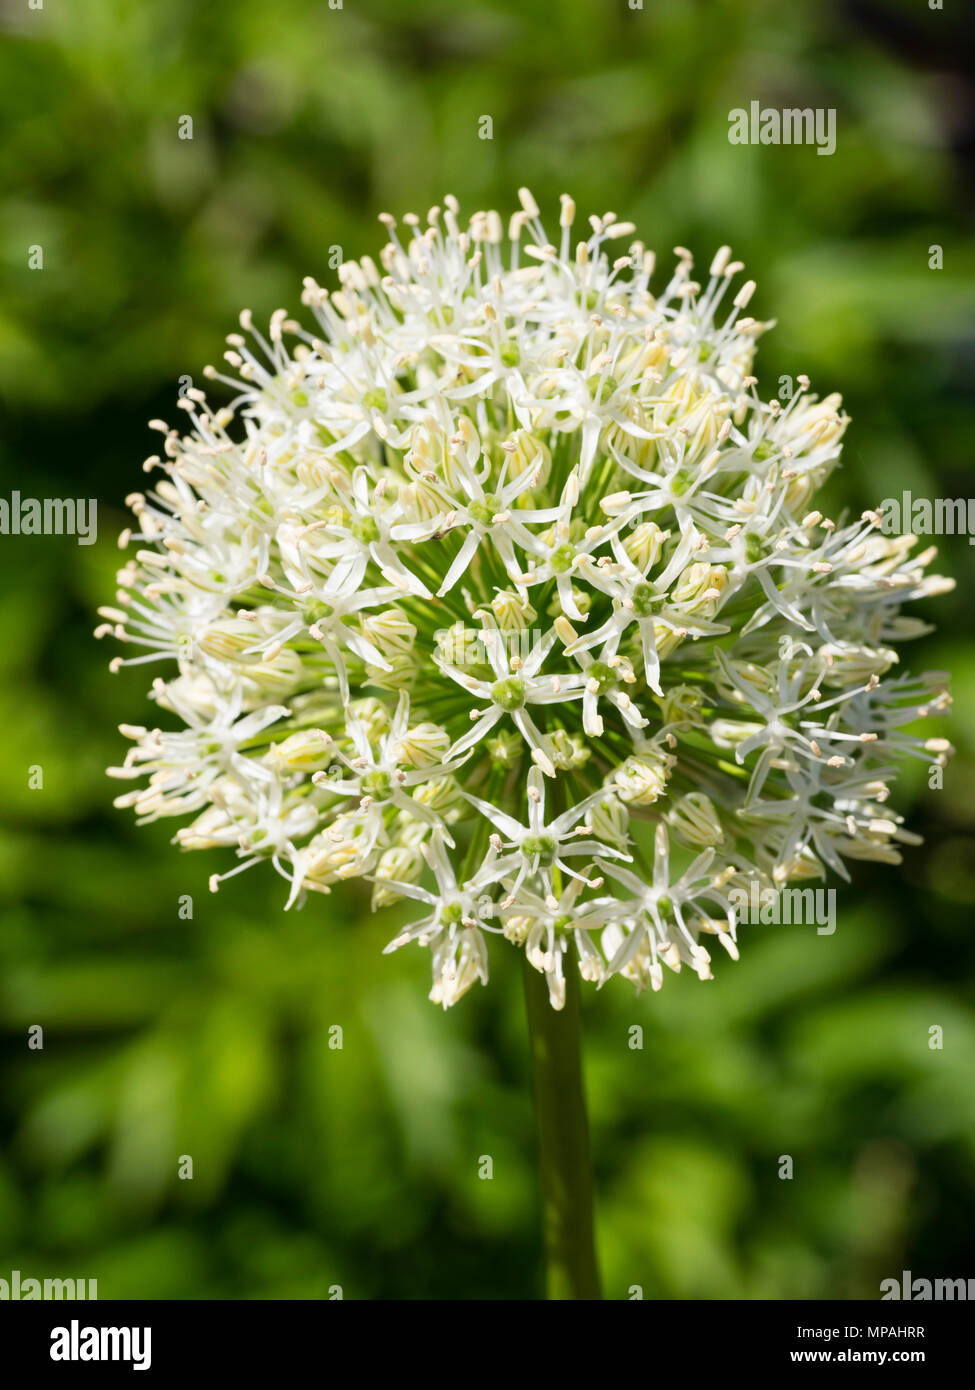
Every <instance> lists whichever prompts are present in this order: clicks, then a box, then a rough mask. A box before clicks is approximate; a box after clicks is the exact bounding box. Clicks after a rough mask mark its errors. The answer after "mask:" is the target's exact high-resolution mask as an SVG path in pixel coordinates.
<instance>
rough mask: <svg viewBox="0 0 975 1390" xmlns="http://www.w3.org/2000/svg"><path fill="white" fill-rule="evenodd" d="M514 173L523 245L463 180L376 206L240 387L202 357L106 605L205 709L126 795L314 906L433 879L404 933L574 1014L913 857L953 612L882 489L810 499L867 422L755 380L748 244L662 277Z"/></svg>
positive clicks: (239, 340)
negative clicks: (763, 888) (705, 941)
mask: <svg viewBox="0 0 975 1390" xmlns="http://www.w3.org/2000/svg"><path fill="white" fill-rule="evenodd" d="M521 199H522V209H521V211H520V212H516V213H515V215H514V217H513V218H512V219H511V222H510V224H509V228H508V235H507V236H506V235H505V228H504V225H503V223H502V219H501V217H500V216H499V215H498V214H497V213H496V212H480V213H475V215H474V216H473V217H472V218H471V219H470V220H469V222H468V223H467V225H466V226H462V225H461V223H460V220H459V216H458V213H459V209H458V206H457V203H456V201H455V200H454V199H453V198H447V199H445V201H444V204H443V206H442V207H438V208H433V209H431V210H430V213H429V214H428V216H427V218H426V220H425V223H424V222H421V219H420V218H418V217H415V216H412V215H410V216H407V217H405V218H404V219H403V225H402V228H400V227H397V224H396V222H395V221H394V219H393V218H392V217H389V216H386V215H384V217H383V219H382V220H383V222H384V223H385V225H386V227H387V230H388V233H389V241H388V244H387V245H386V246H385V247H384V248H383V250H382V252H381V253H380V255H379V257H378V263H377V261H373V260H372V259H371V258H369V257H364V258H363V259H362V260H361V261H357V262H356V261H351V262H347V263H346V264H345V265H343V266H342V267H341V269H340V272H339V284H338V286H337V287H336V288H334V289H333V290H332V291H328V290H325V289H323V288H322V287H321V286H319V285H318V284H317V283H316V282H315V281H314V280H312V279H307V280H306V281H305V282H304V291H303V294H302V302H303V304H304V306H305V308H306V309H307V310H308V311H309V314H310V317H311V320H312V321H311V322H310V323H309V324H307V325H303V324H301V323H298V322H297V321H296V320H294V319H292V318H290V317H289V316H288V315H287V314H286V312H285V311H284V310H278V311H276V312H275V313H274V314H272V316H271V319H270V323H269V325H268V329H267V331H266V333H265V332H261V331H260V330H259V329H258V328H256V327H255V325H254V323H253V320H252V317H251V315H250V313H248V312H246V311H245V312H244V313H243V314H242V315H241V329H242V332H239V333H237V332H235V333H232V334H231V335H230V336H229V338H228V351H227V352H226V353H225V354H224V356H225V359H226V361H227V363H228V364H229V368H230V370H231V371H233V372H235V373H236V374H237V375H236V376H231V375H223V374H222V373H221V372H219V371H217V370H216V369H214V368H207V369H206V372H205V375H206V377H207V378H208V379H210V380H216V381H220V382H223V383H224V384H225V385H228V386H229V387H230V389H231V391H232V392H233V395H232V398H231V400H230V404H229V405H221V406H211V405H210V403H209V401H208V399H207V397H206V395H205V394H204V392H203V391H201V390H198V389H196V388H194V389H192V390H191V391H190V392H189V393H188V394H187V396H186V398H185V399H183V400H181V401H180V407H181V408H182V409H183V410H184V412H185V415H186V421H187V423H186V432H185V433H184V434H180V433H179V432H178V431H176V430H173V429H170V428H169V427H168V426H167V425H165V424H164V423H162V422H160V421H154V422H152V427H153V428H154V429H156V430H157V431H159V433H160V435H161V436H162V443H161V447H160V452H159V453H158V454H154V455H152V456H151V457H150V458H149V459H148V460H147V461H146V464H145V469H146V472H147V473H148V474H149V475H150V476H151V477H152V478H153V479H154V481H155V486H154V488H153V489H152V490H151V491H150V492H148V493H147V494H142V493H134V494H133V495H132V496H131V497H130V499H129V502H130V505H131V506H132V510H133V512H134V514H135V517H136V530H135V534H132V533H126V534H125V535H124V536H123V538H122V543H123V545H128V544H130V543H134V545H135V547H136V550H135V555H134V558H132V559H130V560H129V561H128V562H127V563H126V564H125V565H124V566H123V568H122V570H121V571H120V572H119V575H118V593H117V595H116V598H115V601H114V603H113V604H112V605H111V606H110V607H106V608H104V609H102V610H101V617H102V619H103V621H102V623H101V624H100V626H99V628H98V629H97V632H98V635H99V636H110V637H113V638H115V639H117V640H118V641H120V642H121V643H122V644H123V647H122V651H123V655H122V656H118V657H116V658H114V660H113V661H112V669H113V670H119V669H121V668H123V667H127V666H130V665H133V666H136V665H141V664H143V663H148V662H152V663H168V669H167V671H166V678H165V679H161V678H157V679H156V680H155V681H154V683H153V686H152V696H153V699H154V700H155V702H156V704H157V705H158V707H159V709H160V711H162V712H163V714H164V715H165V716H166V717H170V718H171V719H172V720H173V721H174V723H175V724H177V725H178V726H179V727H173V728H170V729H153V730H149V729H146V728H142V727H137V728H135V727H131V726H128V725H126V726H123V733H125V734H126V736H127V737H129V738H130V739H132V740H134V747H133V748H132V749H131V750H130V752H129V754H128V756H127V757H126V759H125V762H124V765H123V766H122V767H121V768H116V769H113V770H112V772H113V775H114V776H117V777H121V778H124V779H130V780H138V781H139V782H140V785H139V786H137V787H135V788H133V789H131V790H129V791H127V792H125V793H124V794H123V795H122V796H120V797H119V798H118V802H117V804H118V805H120V806H126V807H128V806H131V807H133V808H134V809H135V811H136V814H137V815H138V816H139V817H140V819H141V820H143V821H147V820H155V819H157V818H159V817H162V816H176V815H185V816H187V817H190V818H191V819H190V823H189V824H187V825H184V826H183V827H182V828H181V829H180V830H179V831H178V832H177V835H176V840H177V842H178V843H179V844H180V845H182V846H183V847H184V848H187V849H198V848H208V849H222V850H224V851H226V852H229V853H231V854H234V855H236V862H235V865H234V867H232V868H230V869H229V870H228V873H229V874H234V873H239V872H241V871H242V870H244V869H246V868H249V867H250V866H251V865H253V864H256V863H257V862H259V861H260V860H269V861H270V862H271V864H272V865H273V867H274V868H275V869H276V870H277V872H278V873H279V874H281V875H282V876H283V877H284V878H285V879H286V880H287V882H288V884H289V890H288V897H287V905H288V906H291V905H292V904H295V905H298V906H300V905H301V904H302V903H303V902H304V900H305V898H306V897H307V894H308V893H309V892H319V893H327V892H329V891H330V890H331V888H332V887H333V886H334V885H335V884H336V883H340V882H341V881H342V880H343V879H346V878H353V877H358V878H362V879H364V880H366V881H367V882H371V883H372V884H373V904H374V906H375V907H376V908H377V909H379V908H382V907H383V906H384V905H386V904H388V903H391V902H396V901H400V900H403V899H406V900H409V901H412V902H415V903H419V904H421V905H422V907H423V909H424V913H423V916H422V918H421V920H419V921H418V922H416V923H415V924H414V925H412V926H409V927H407V928H405V929H404V930H403V931H402V932H401V933H400V934H399V935H398V936H397V938H396V940H395V941H394V942H393V943H391V947H390V949H394V948H395V947H397V946H400V945H403V944H406V943H407V942H416V943H420V944H421V945H423V946H425V947H427V948H428V949H429V950H430V952H431V957H432V964H433V989H432V993H431V997H432V998H434V999H435V1000H436V1001H437V1002H439V1003H442V1004H443V1005H444V1006H447V1005H449V1004H452V1003H453V1002H455V1000H457V999H458V998H460V997H461V995H462V994H463V993H464V992H465V991H466V990H467V989H468V988H469V987H470V986H471V985H472V984H473V983H474V982H475V981H478V980H480V981H485V980H486V979H487V972H488V959H487V941H488V939H489V938H490V937H492V936H493V937H494V938H495V939H496V941H497V943H498V947H499V949H503V948H504V946H505V944H508V945H514V946H515V947H516V948H517V949H523V950H524V951H525V953H526V957H527V959H528V961H529V962H530V964H531V965H532V966H533V967H534V968H535V969H537V970H539V971H542V972H543V973H544V974H545V976H546V978H547V980H548V985H549V997H550V999H551V1002H552V1004H553V1006H554V1007H556V1008H558V1007H560V1006H561V1004H562V1002H563V1000H564V998H565V980H566V971H567V970H569V969H576V968H577V969H579V970H580V971H581V973H582V975H583V977H584V978H585V979H586V980H588V981H590V982H592V983H594V984H596V985H597V986H601V985H602V984H603V983H604V982H605V981H606V980H607V979H608V978H609V977H610V976H612V975H615V974H622V975H623V976H624V977H626V978H628V979H630V980H631V981H632V982H633V983H634V984H635V985H636V986H637V987H638V988H642V987H643V986H645V985H647V984H649V985H651V986H653V987H654V988H657V987H659V985H660V982H661V979H662V974H663V966H664V965H668V966H670V967H672V968H674V969H677V968H679V967H680V966H681V964H682V963H686V964H689V965H691V966H692V968H693V969H694V970H695V971H696V972H697V973H698V974H699V975H701V976H702V977H703V978H708V977H710V973H711V971H710V957H709V955H708V953H707V951H706V950H705V948H704V947H703V946H702V945H701V940H700V938H701V936H702V935H705V936H707V935H710V936H714V935H717V937H718V940H719V942H720V944H721V945H722V946H724V947H725V949H726V950H727V951H728V954H729V955H730V956H732V958H736V957H737V945H736V942H735V930H736V922H735V917H734V913H733V911H732V909H731V908H730V906H729V902H730V898H729V891H730V885H731V884H732V883H734V884H735V885H736V886H740V885H741V883H743V882H745V883H747V882H752V881H760V882H761V883H762V884H767V885H772V886H781V885H782V884H784V883H785V882H787V881H790V880H792V879H800V878H808V877H816V876H821V875H823V874H825V873H826V872H827V871H830V872H833V873H836V874H838V875H840V876H842V877H848V876H849V868H848V867H847V864H848V861H849V860H852V859H872V860H875V861H878V862H889V863H896V862H897V860H898V858H899V855H900V852H901V848H902V847H903V846H904V845H905V844H910V843H912V841H913V840H914V839H915V838H916V837H913V836H912V835H911V833H910V832H909V831H908V830H906V829H905V828H904V826H903V822H902V819H901V817H900V816H899V815H898V814H897V812H896V811H895V810H894V809H892V807H891V805H890V801H889V798H890V793H891V787H892V784H893V780H894V777H895V764H896V761H897V760H898V759H899V758H901V757H902V756H910V757H914V758H923V759H925V760H926V761H928V762H933V763H937V764H943V763H944V762H945V760H946V759H947V757H948V755H949V753H950V752H951V749H950V745H949V744H948V743H947V741H946V740H945V739H944V738H943V737H941V736H940V735H938V734H935V735H933V736H926V735H923V734H918V733H917V731H916V730H915V729H912V728H911V727H910V726H912V725H914V724H915V723H916V722H917V721H918V720H921V719H924V718H926V717H930V716H936V715H939V714H942V713H944V712H945V710H946V709H947V706H948V697H947V694H946V693H945V688H944V685H945V682H944V678H943V677H942V676H940V675H939V674H937V673H934V674H932V675H929V676H911V675H903V676H897V677H893V678H892V677H891V676H890V675H889V672H890V671H891V669H892V668H894V667H895V666H896V665H897V663H898V661H899V659H900V658H899V648H900V647H901V645H902V644H903V643H904V642H905V641H908V640H910V639H912V638H914V637H917V636H920V635H921V634H923V633H924V632H925V631H927V628H926V626H925V624H924V623H922V622H920V621H919V620H918V619H916V618H914V617H911V616H908V615H905V614H904V613H903V612H902V609H903V605H904V604H905V603H908V602H910V601H912V600H914V599H918V598H928V597H931V596H933V595H935V594H937V593H940V592H943V591H944V589H945V588H947V587H950V585H949V583H948V581H945V580H942V579H940V578H938V577H937V576H931V575H928V574H927V573H926V570H927V566H928V565H929V564H930V562H931V560H932V558H933V556H934V551H933V549H931V548H927V549H921V550H920V551H918V549H917V545H916V541H915V538H914V537H911V536H906V537H897V536H886V535H883V534H882V533H881V530H880V525H881V521H882V517H881V516H880V514H879V513H877V512H868V513H865V514H864V515H863V517H861V518H860V519H859V520H855V521H852V522H845V523H844V524H842V525H836V524H834V522H833V521H832V520H830V519H829V518H828V517H826V516H824V514H823V512H822V511H820V510H817V509H816V507H815V505H814V497H815V494H816V492H817V491H818V489H819V488H820V487H821V486H822V484H823V483H824V482H825V480H826V479H827V478H828V476H829V473H830V471H831V470H832V468H834V467H835V465H836V463H837V460H838V459H839V456H840V450H841V447H842V438H843V434H844V431H845V429H846V427H847V424H848V421H847V419H846V416H845V415H844V414H843V413H842V404H841V401H840V399H839V397H838V396H835V395H828V396H826V397H825V398H824V399H819V398H817V397H816V396H814V395H812V394H811V392H810V386H809V382H808V380H807V379H806V378H804V377H800V378H798V385H799V389H798V390H797V391H796V393H795V394H794V396H793V398H792V399H791V400H790V401H789V403H788V404H787V405H785V406H782V405H780V404H779V403H778V402H777V401H770V402H764V401H762V399H761V398H760V396H759V395H758V394H757V391H756V385H757V379H756V377H755V375H754V374H753V367H754V361H755V355H756V347H757V341H758V338H759V337H760V336H761V333H762V332H763V331H764V330H765V329H766V328H767V327H768V324H766V323H763V322H761V321H760V320H757V319H755V318H753V317H751V316H750V315H747V314H746V313H745V310H746V307H747V306H748V304H749V301H750V300H751V299H752V297H753V295H754V291H755V285H754V283H753V282H752V281H748V282H746V283H745V284H744V285H743V286H742V287H741V288H740V289H738V290H737V292H736V291H735V289H734V287H733V281H734V280H735V277H736V276H737V275H738V274H739V272H740V271H741V270H742V267H741V265H740V264H739V263H737V262H734V261H733V260H732V259H731V252H730V250H729V249H728V248H727V247H722V248H721V249H720V250H719V251H718V253H717V255H716V256H715V257H714V260H713V261H712V262H711V265H710V269H709V272H708V274H707V276H704V277H702V278H701V281H700V282H698V281H696V280H695V279H694V275H693V262H692V259H691V256H690V253H688V252H686V251H685V250H684V249H683V248H677V249H676V257H677V263H676V267H675V269H674V270H673V272H672V273H670V274H669V275H663V276H661V275H658V274H657V273H656V263H655V258H654V256H653V255H652V253H650V252H649V251H648V250H647V249H646V247H645V246H644V245H643V243H642V242H640V241H639V240H638V239H636V236H635V229H634V227H633V226H632V225H630V224H628V223H625V222H622V221H620V220H618V219H617V218H616V217H615V215H614V214H612V213H606V214H605V215H603V216H602V217H593V218H591V219H590V221H589V227H588V229H587V232H586V233H585V234H584V235H583V237H582V238H581V239H579V240H578V241H577V242H576V243H575V245H573V241H572V237H573V226H574V219H575V207H574V204H573V203H572V200H571V199H569V198H564V199H563V201H562V208H561V216H560V218H559V223H560V228H561V230H560V234H559V236H558V239H557V244H553V243H550V242H549V240H548V238H547V235H546V232H545V229H544V227H543V225H542V222H541V218H540V216H539V214H538V210H537V208H536V207H535V204H534V200H533V199H532V198H531V195H530V194H529V193H527V191H525V190H522V193H521ZM652 279H653V281H654V283H653V287H652V288H651V280H652ZM156 669H158V668H156ZM142 779H146V780H142ZM526 808H527V819H523V817H524V816H525V812H526ZM644 823H647V824H648V825H649V826H650V827H652V831H653V837H654V862H653V866H652V869H651V868H649V867H648V866H646V864H645V860H644V858H643V852H644V848H643V847H644V846H645V838H646V837H645V836H644V834H643V830H644V828H645V826H644ZM668 826H669V827H670V829H671V831H672V832H673V835H674V838H675V854H676V853H678V852H679V853H680V854H681V856H682V858H681V862H680V864H679V865H677V866H675V867H674V868H673V869H672V868H671V865H670V840H669V838H668V831H667V827H668ZM697 850H700V851H701V853H699V854H698V855H697V857H696V858H693V859H692V855H693V854H694V852H695V851H697ZM689 860H690V861H691V862H687V861H689ZM228 873H223V874H216V875H214V876H213V878H212V886H213V887H214V888H215V889H216V888H217V887H218V886H219V883H220V881H221V880H222V879H223V878H225V877H227V876H228Z"/></svg>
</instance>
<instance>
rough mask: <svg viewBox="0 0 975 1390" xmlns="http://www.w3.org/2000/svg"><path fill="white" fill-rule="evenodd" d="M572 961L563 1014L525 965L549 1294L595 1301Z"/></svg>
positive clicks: (539, 978) (576, 978) (589, 1182)
mask: <svg viewBox="0 0 975 1390" xmlns="http://www.w3.org/2000/svg"><path fill="white" fill-rule="evenodd" d="M566 966H567V969H566V972H565V973H566V988H565V1006H564V1008H562V1009H560V1010H558V1011H557V1010H555V1009H553V1008H552V1006H551V1004H550V1003H549V1001H548V985H547V983H546V981H545V976H544V975H542V974H540V973H539V972H538V971H537V970H535V969H534V968H533V967H532V966H531V965H529V963H528V960H527V958H526V959H525V962H524V970H525V1003H526V1006H527V1012H528V1034H529V1042H530V1048H531V1067H532V1094H533V1097H534V1101H535V1116H536V1120H537V1123H538V1149H539V1173H540V1179H541V1198H542V1230H543V1235H544V1243H545V1261H546V1272H547V1275H546V1290H547V1296H548V1297H549V1298H550V1299H581V1298H587V1299H595V1298H601V1297H602V1295H601V1293H600V1288H599V1271H598V1269H597V1266H596V1245H595V1240H594V1236H593V1181H592V1163H591V1161H590V1157H589V1123H588V1120H587V1117H586V1097H585V1091H584V1089H583V1081H582V1055H581V1051H580V1026H579V972H578V969H577V968H576V964H575V960H574V956H572V955H570V957H569V959H567V961H566Z"/></svg>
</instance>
